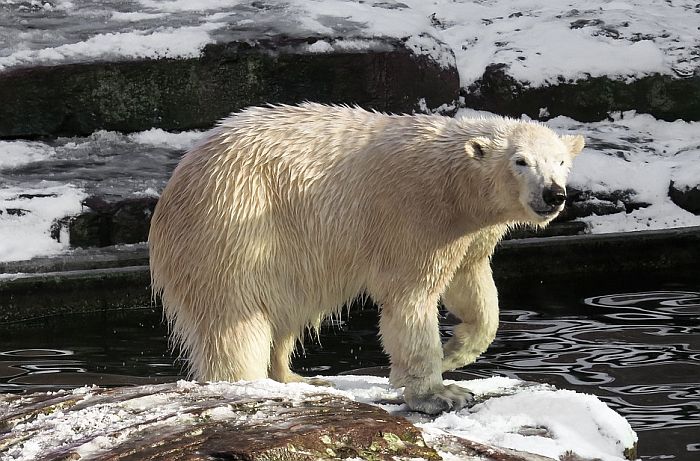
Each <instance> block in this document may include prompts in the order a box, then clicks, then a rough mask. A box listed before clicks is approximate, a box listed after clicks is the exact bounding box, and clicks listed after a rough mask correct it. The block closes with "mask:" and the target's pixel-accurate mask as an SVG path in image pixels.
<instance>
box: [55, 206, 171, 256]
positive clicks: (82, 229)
mask: <svg viewBox="0 0 700 461" xmlns="http://www.w3.org/2000/svg"><path fill="white" fill-rule="evenodd" d="M156 203H157V198H155V197H138V198H127V199H124V200H119V201H117V202H109V201H107V200H105V199H104V198H103V197H95V196H93V197H88V198H87V199H85V200H84V201H83V206H84V207H87V208H89V210H87V211H85V212H83V213H81V214H79V215H77V216H75V217H72V218H68V219H67V224H66V220H65V219H64V220H59V221H58V222H56V223H54V226H53V227H52V237H54V238H57V239H58V236H59V235H60V231H61V228H62V227H64V226H66V225H67V226H68V234H69V243H70V244H71V246H74V247H81V248H86V247H104V246H108V245H118V244H126V243H139V242H145V241H146V240H148V229H149V227H150V223H151V216H152V215H153V211H154V210H155V207H156Z"/></svg>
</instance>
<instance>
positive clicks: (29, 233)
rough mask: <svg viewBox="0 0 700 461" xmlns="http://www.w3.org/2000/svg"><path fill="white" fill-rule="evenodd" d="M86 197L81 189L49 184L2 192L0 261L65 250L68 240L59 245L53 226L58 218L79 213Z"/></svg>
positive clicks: (63, 240)
mask: <svg viewBox="0 0 700 461" xmlns="http://www.w3.org/2000/svg"><path fill="white" fill-rule="evenodd" d="M30 195H36V196H35V197H30ZM85 197H86V194H85V193H84V192H83V191H82V190H80V189H78V188H75V187H73V186H71V185H64V184H61V185H57V184H53V183H51V182H48V181H45V182H44V183H43V187H38V188H35V189H26V188H21V189H19V188H16V187H6V188H3V189H0V211H2V212H3V213H2V214H0V261H19V260H24V259H31V258H33V257H35V256H48V255H52V254H57V253H60V252H62V251H65V250H66V249H67V248H68V241H67V240H68V239H67V238H62V239H61V242H58V241H56V240H55V239H53V238H51V226H52V224H53V223H54V221H55V220H57V219H60V218H64V217H66V216H71V215H73V214H77V213H79V212H80V211H81V208H82V207H81V204H80V203H81V201H82V200H83V199H84V198H85ZM10 210H17V211H13V212H10Z"/></svg>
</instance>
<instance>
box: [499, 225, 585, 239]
mask: <svg viewBox="0 0 700 461" xmlns="http://www.w3.org/2000/svg"><path fill="white" fill-rule="evenodd" d="M586 228H587V226H586V223H583V222H580V221H567V222H553V223H552V224H550V225H549V226H547V227H545V228H544V229H531V228H518V229H511V230H510V231H508V233H507V234H506V236H505V238H506V239H522V238H530V237H558V236H562V235H580V234H584V233H585V232H586Z"/></svg>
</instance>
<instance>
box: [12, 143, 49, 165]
mask: <svg viewBox="0 0 700 461" xmlns="http://www.w3.org/2000/svg"><path fill="white" fill-rule="evenodd" d="M54 154H55V151H54V150H53V149H52V148H51V147H50V146H48V145H47V144H44V143H41V142H31V141H0V170H2V169H8V168H16V167H19V166H22V165H27V164H29V163H34V162H39V161H42V160H46V159H48V158H50V157H52V156H53V155H54Z"/></svg>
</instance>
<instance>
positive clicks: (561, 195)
mask: <svg viewBox="0 0 700 461" xmlns="http://www.w3.org/2000/svg"><path fill="white" fill-rule="evenodd" d="M542 199H543V200H544V203H546V204H547V205H552V206H559V205H561V204H562V203H564V201H565V200H566V189H564V188H563V187H561V186H560V185H558V184H553V185H552V186H551V187H547V188H545V189H544V190H543V191H542Z"/></svg>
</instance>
